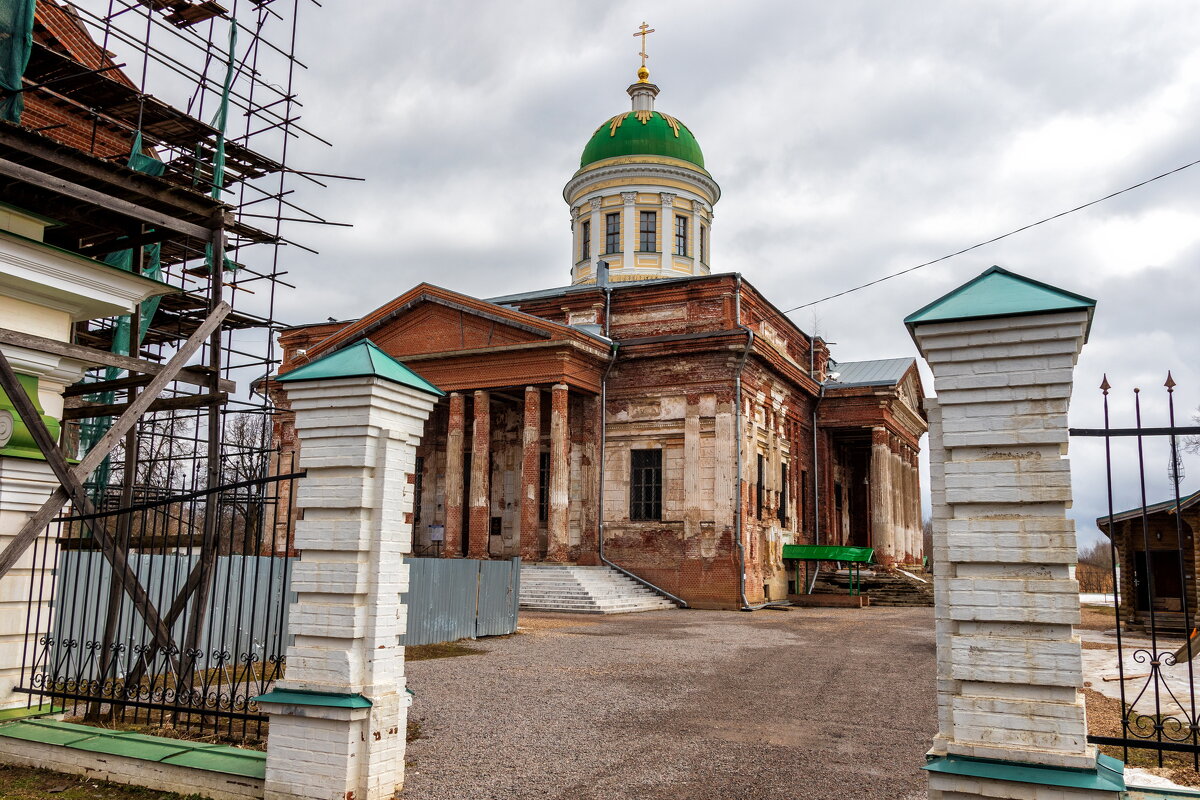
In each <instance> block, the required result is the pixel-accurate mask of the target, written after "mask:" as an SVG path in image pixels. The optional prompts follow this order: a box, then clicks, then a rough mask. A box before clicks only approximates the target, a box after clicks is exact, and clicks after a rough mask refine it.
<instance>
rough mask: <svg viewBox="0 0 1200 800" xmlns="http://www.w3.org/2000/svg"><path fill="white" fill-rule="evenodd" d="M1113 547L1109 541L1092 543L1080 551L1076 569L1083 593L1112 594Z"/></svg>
mask: <svg viewBox="0 0 1200 800" xmlns="http://www.w3.org/2000/svg"><path fill="white" fill-rule="evenodd" d="M1112 563H1113V562H1112V545H1110V544H1109V542H1108V540H1107V539H1101V540H1100V541H1096V542H1092V543H1091V544H1090V545H1084V546H1083V547H1081V548H1080V549H1079V563H1078V565H1077V566H1076V567H1075V579H1076V580H1077V581H1079V590H1080V591H1082V592H1111V591H1112V590H1113V580H1112Z"/></svg>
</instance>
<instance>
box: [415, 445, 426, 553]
mask: <svg viewBox="0 0 1200 800" xmlns="http://www.w3.org/2000/svg"><path fill="white" fill-rule="evenodd" d="M414 469H415V470H416V472H415V473H414V474H413V530H414V531H415V530H416V529H417V527H418V526H420V524H421V489H422V485H423V483H424V475H425V456H417V465H416V467H414ZM413 538H414V539H415V538H416V536H415V535H414V536H413Z"/></svg>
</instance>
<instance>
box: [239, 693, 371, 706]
mask: <svg viewBox="0 0 1200 800" xmlns="http://www.w3.org/2000/svg"><path fill="white" fill-rule="evenodd" d="M254 702H256V703H287V704H289V705H293V706H326V707H328V708H370V707H371V701H370V700H368V699H367V698H365V697H363V696H362V695H361V694H334V693H332V692H303V691H300V690H298V689H272V690H271V691H269V692H267V693H266V694H260V695H259V696H258V697H255V698H254Z"/></svg>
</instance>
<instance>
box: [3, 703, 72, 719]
mask: <svg viewBox="0 0 1200 800" xmlns="http://www.w3.org/2000/svg"><path fill="white" fill-rule="evenodd" d="M62 712H63V708H62V706H56V705H54V704H53V703H44V704H42V705H40V706H33V707H32V708H6V709H5V710H3V711H0V722H9V721H11V720H17V719H28V718H30V717H44V716H47V715H50V714H61V713H62Z"/></svg>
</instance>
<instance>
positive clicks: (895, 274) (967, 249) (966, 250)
mask: <svg viewBox="0 0 1200 800" xmlns="http://www.w3.org/2000/svg"><path fill="white" fill-rule="evenodd" d="M1197 164H1200V159H1197V160H1195V161H1192V162H1191V163H1188V164H1184V165H1183V166H1181V167H1176V168H1175V169H1172V170H1168V171H1166V172H1164V173H1162V174H1161V175H1155V176H1154V177H1153V178H1147V179H1146V180H1144V181H1142V182H1141V183H1135V184H1134V185H1133V186H1126V187H1125V188H1124V189H1120V190H1118V191H1115V192H1113V193H1112V194H1106V195H1104V197H1101V198H1098V199H1096V200H1092V201H1091V202H1089V203H1084V204H1083V205H1081V206H1075V207H1074V208H1070V209H1067V210H1066V211H1060V212H1059V213H1057V214H1055V215H1054V216H1051V217H1046V218H1045V219H1039V220H1038V221H1037V222H1031V223H1029V224H1028V225H1022V226H1021V227H1020V228H1017V229H1016V230H1011V231H1009V232H1008V233H1003V234H1001V235H999V236H995V237H992V238H991V239H988V240H987V241H986V242H980V243H979V244H973V245H971V246H970V247H964V248H963V249H962V250H956V251H955V252H953V253H950V254H948V255H944V256H941V257H940V258H935V259H933V260H932V261H926V262H925V263H924V264H917V265H916V266H915V267H908V268H907V269H902V270H900V271H899V272H893V273H892V274H891V275H884V276H883V277H882V278H876V279H875V280H873V281H868V282H867V283H864V284H862V285H861V286H855V287H854V288H852V289H845V290H843V291H840V292H838V293H837V294H831V295H829V296H828V297H822V298H821V299H819V300H812V301H810V302H808V303H804V304H802V305H798V306H796V307H795V308H789V309H788V310H786V311H784V312H783V313H785V314H790V313H792V312H793V311H799V310H800V309H802V308H808V307H809V306H815V305H816V304H817V303H824V302H825V301H826V300H833V299H835V298H838V297H842V296H843V295H847V294H851V293H852V292H857V291H859V290H860V289H866V288H868V287H871V286H874V285H875V284H877V283H883V282H884V281H889V280H891V279H892V278H899V277H900V276H901V275H907V274H908V273H910V272H915V271H917V270H919V269H921V268H922V267H928V266H930V265H932V264H937V263H938V262H940V261H946V260H947V259H951V258H954V257H955V256H961V255H962V254H963V253H969V252H971V251H972V250H977V249H979V248H980V247H986V246H987V245H989V244H994V243H995V242H998V241H1000V240H1001V239H1007V238H1008V237H1009V236H1015V235H1016V234H1018V233H1021V232H1022V231H1027V230H1029V229H1030V228H1036V227H1037V226H1038V225H1044V224H1046V223H1047V222H1053V221H1054V220H1056V219H1058V218H1059V217H1065V216H1067V215H1068V214H1074V213H1075V212H1076V211H1082V210H1083V209H1085V208H1088V207H1090V206H1094V205H1096V204H1097V203H1103V202H1104V201H1105V200H1111V199H1112V198H1114V197H1116V196H1117V195H1122V194H1125V193H1126V192H1132V191H1133V190H1134V189H1139V188H1141V187H1143V186H1145V185H1146V184H1148V183H1154V182H1155V181H1157V180H1160V179H1162V178H1166V177H1167V176H1169V175H1174V174H1175V173H1176V172H1183V171H1184V170H1185V169H1187V168H1188V167H1194V166H1196V165H1197Z"/></svg>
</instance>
